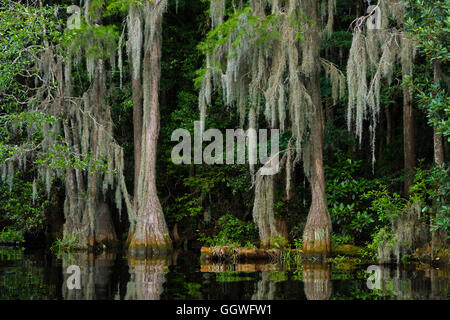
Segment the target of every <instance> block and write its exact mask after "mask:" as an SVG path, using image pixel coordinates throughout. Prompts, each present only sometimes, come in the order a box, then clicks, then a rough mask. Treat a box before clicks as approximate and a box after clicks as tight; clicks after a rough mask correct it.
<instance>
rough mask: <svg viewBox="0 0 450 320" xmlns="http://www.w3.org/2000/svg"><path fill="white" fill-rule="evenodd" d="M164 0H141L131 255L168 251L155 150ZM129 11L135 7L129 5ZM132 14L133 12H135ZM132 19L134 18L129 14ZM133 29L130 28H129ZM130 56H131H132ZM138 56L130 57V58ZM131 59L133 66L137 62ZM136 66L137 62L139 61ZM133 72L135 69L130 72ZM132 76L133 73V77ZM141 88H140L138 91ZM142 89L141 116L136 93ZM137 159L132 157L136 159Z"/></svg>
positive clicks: (135, 83) (166, 229)
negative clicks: (134, 213) (140, 49)
mask: <svg viewBox="0 0 450 320" xmlns="http://www.w3.org/2000/svg"><path fill="white" fill-rule="evenodd" d="M164 7H165V1H164V0H160V1H153V2H151V3H150V2H145V3H144V7H143V10H142V12H140V14H141V17H143V18H144V30H145V33H144V39H143V40H144V41H143V42H144V57H143V60H142V85H140V84H139V83H138V82H137V81H138V79H134V80H133V90H134V89H137V91H135V92H133V100H134V102H137V104H136V105H135V106H134V107H135V112H134V115H133V116H134V118H135V120H136V121H137V128H135V137H134V141H135V150H137V151H138V152H139V156H138V158H140V159H139V160H140V161H139V164H138V165H137V166H136V167H135V179H137V182H136V181H135V195H134V196H135V200H134V203H135V212H136V217H135V221H132V226H131V228H130V234H129V237H128V242H129V250H130V252H131V253H132V254H140V255H146V256H150V255H154V254H163V253H167V252H168V251H171V250H172V242H171V239H170V237H169V230H168V228H167V224H166V221H165V219H164V214H163V210H162V207H161V204H160V202H159V199H158V194H157V190H156V152H157V144H158V135H159V81H160V69H161V65H160V64H161V28H162V12H163V10H164ZM131 10H137V8H132V9H131ZM135 13H136V12H135ZM129 18H131V19H134V18H135V17H133V16H130V17H129ZM131 32H133V31H131ZM132 57H133V55H132ZM136 58H140V57H136V55H135V56H134V59H136ZM135 62H136V61H133V65H134V66H137V65H138V64H136V63H135ZM139 65H140V64H139ZM134 73H136V72H134ZM133 77H135V76H133ZM140 88H141V90H139V89H140ZM141 92H142V106H143V108H142V117H139V115H140V113H141V111H140V106H139V103H140V93H141ZM136 161H137V160H135V162H136Z"/></svg>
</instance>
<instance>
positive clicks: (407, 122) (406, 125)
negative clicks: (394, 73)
mask: <svg viewBox="0 0 450 320" xmlns="http://www.w3.org/2000/svg"><path fill="white" fill-rule="evenodd" d="M414 138H415V127H414V114H413V107H412V92H411V89H410V88H407V87H404V88H403V154H404V169H405V175H406V178H405V184H404V192H405V194H407V195H408V194H410V191H409V188H410V187H411V185H412V184H413V182H414V177H413V173H414V166H415V164H416V152H415V146H414V141H415V140H414Z"/></svg>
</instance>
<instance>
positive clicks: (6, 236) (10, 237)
mask: <svg viewBox="0 0 450 320" xmlns="http://www.w3.org/2000/svg"><path fill="white" fill-rule="evenodd" d="M24 242H25V239H24V238H23V234H22V233H21V232H20V231H17V230H15V229H13V228H4V229H3V231H1V232H0V243H8V244H16V245H17V244H21V243H24Z"/></svg>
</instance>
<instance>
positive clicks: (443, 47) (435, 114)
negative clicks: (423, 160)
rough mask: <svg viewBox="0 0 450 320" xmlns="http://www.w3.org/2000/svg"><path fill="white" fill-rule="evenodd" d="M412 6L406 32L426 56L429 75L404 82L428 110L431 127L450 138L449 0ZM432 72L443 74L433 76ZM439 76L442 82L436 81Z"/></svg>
mask: <svg viewBox="0 0 450 320" xmlns="http://www.w3.org/2000/svg"><path fill="white" fill-rule="evenodd" d="M409 4H410V6H409V10H408V16H407V23H406V26H407V30H408V31H409V34H410V35H411V37H412V38H413V39H414V40H415V41H416V42H417V44H418V48H419V49H420V52H421V54H422V56H423V57H425V60H426V69H427V70H428V72H421V73H418V76H417V78H416V79H414V81H413V80H412V79H411V78H408V79H406V81H405V83H406V85H409V86H412V87H414V88H415V91H416V93H417V98H418V104H419V107H420V108H422V109H423V110H424V111H426V113H427V117H428V122H429V124H430V125H432V126H433V127H436V128H437V130H438V132H439V133H441V134H443V135H444V136H448V137H449V139H450V96H449V92H448V76H449V75H448V67H449V62H450V53H449V49H448V48H449V44H450V3H449V1H448V0H438V1H434V0H409ZM433 69H434V70H435V73H436V72H442V73H443V74H431V72H430V71H431V70H433ZM439 69H441V70H439ZM436 77H437V78H438V79H439V82H436V81H435V78H436ZM442 78H444V81H442ZM449 141H450V140H449Z"/></svg>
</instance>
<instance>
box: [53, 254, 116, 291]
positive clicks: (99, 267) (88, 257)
mask: <svg viewBox="0 0 450 320" xmlns="http://www.w3.org/2000/svg"><path fill="white" fill-rule="evenodd" d="M115 260H116V254H115V253H102V254H100V255H94V254H93V253H86V252H76V253H71V254H63V255H62V266H63V279H64V281H63V284H62V293H63V298H64V300H105V299H110V297H111V296H110V292H111V291H112V287H111V286H112V283H111V277H112V274H113V267H114V262H115ZM70 266H76V267H78V268H79V271H80V276H79V283H80V286H79V288H71V287H70V285H69V286H68V284H67V283H68V282H69V283H71V284H72V283H74V282H75V281H76V279H74V277H76V276H77V274H76V271H75V272H74V271H71V272H67V271H68V268H69V267H70ZM75 270H76V269H75ZM69 271H70V269H69Z"/></svg>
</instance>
